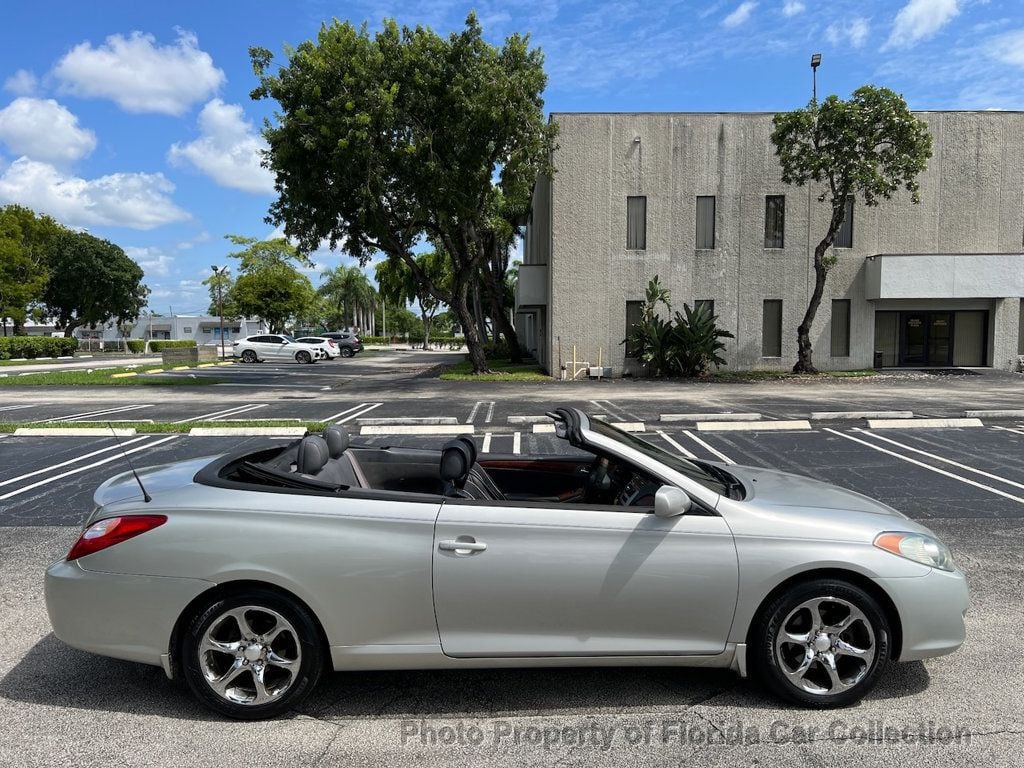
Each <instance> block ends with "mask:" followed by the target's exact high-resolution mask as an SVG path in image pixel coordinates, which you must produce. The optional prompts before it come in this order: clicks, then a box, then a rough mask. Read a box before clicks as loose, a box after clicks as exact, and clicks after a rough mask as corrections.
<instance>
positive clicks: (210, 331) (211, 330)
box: [203, 328, 220, 333]
mask: <svg viewBox="0 0 1024 768" xmlns="http://www.w3.org/2000/svg"><path fill="white" fill-rule="evenodd" d="M217 330H218V331H219V330H220V329H219V328H218V329H217ZM203 333H213V328H203Z"/></svg>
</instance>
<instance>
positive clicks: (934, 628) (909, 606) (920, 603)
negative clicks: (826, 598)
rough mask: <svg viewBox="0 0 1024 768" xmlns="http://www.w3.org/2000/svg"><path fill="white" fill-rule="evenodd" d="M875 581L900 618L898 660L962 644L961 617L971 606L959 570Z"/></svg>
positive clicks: (936, 653)
mask: <svg viewBox="0 0 1024 768" xmlns="http://www.w3.org/2000/svg"><path fill="white" fill-rule="evenodd" d="M875 581H876V582H878V584H879V585H880V586H881V587H882V588H883V589H884V590H885V591H886V592H887V593H888V594H889V596H890V597H891V598H892V601H893V603H894V604H895V605H896V610H897V611H898V612H899V615H900V623H901V624H902V627H903V643H902V649H901V651H900V657H899V660H900V661H917V660H919V659H929V658H932V657H933V656H943V655H945V654H947V653H952V652H953V651H955V650H956V649H957V648H959V647H960V646H961V644H963V641H964V637H965V636H966V630H965V627H964V614H965V613H966V612H967V609H968V608H970V606H971V598H970V595H969V594H968V592H967V579H965V578H964V575H963V574H962V573H961V572H960V571H959V570H956V571H942V570H939V569H937V568H932V569H931V570H930V571H929V572H928V573H927V574H925V575H924V576H912V577H907V578H891V579H884V578H880V579H875Z"/></svg>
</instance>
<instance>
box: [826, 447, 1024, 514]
mask: <svg viewBox="0 0 1024 768" xmlns="http://www.w3.org/2000/svg"><path fill="white" fill-rule="evenodd" d="M824 431H825V432H831V433H832V434H833V435H836V436H837V437H841V438H843V439H844V440H852V441H853V442H855V443H860V444H861V445H864V446H867V447H868V448H870V449H871V450H873V451H878V452H879V453H884V454H886V455H888V456H892V457H893V458H896V459H900V460H901V461H905V462H907V463H909V464H914V465H916V466H918V467H921V468H923V469H927V470H929V471H930V472H935V473H936V474H938V475H942V476H944V477H949V478H952V479H953V480H959V481H960V482H961V483H966V484H967V485H973V486H974V487H975V488H981V489H982V490H985V491H990V492H992V493H994V494H996V495H997V496H1002V497H1003V498H1006V499H1011V500H1013V501H1017V502H1020V503H1021V504H1024V499H1022V498H1021V497H1020V496H1014V495H1013V494H1012V493H1006V492H1005V491H1001V490H999V489H998V488H993V487H992V486H990V485H985V484H984V483H979V482H976V481H974V480H971V479H969V478H966V477H960V475H954V474H953V473H952V472H947V471H946V470H944V469H939V468H938V467H933V466H932V465H931V464H925V463H924V462H923V461H918V460H917V459H912V458H910V457H909V456H904V455H902V454H899V453H896V452H895V451H890V450H889V449H888V448H883V447H882V446H880V445H874V444H872V443H869V442H868V441H867V440H861V439H860V438H859V437H854V436H853V435H845V434H843V433H842V432H839V431H837V430H834V429H829V428H825V430H824Z"/></svg>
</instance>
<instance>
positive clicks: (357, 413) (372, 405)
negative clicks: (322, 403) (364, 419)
mask: <svg viewBox="0 0 1024 768" xmlns="http://www.w3.org/2000/svg"><path fill="white" fill-rule="evenodd" d="M382 405H384V403H360V404H359V405H358V406H357V407H356V408H357V409H356V410H355V411H353V412H352V413H350V414H349V415H348V416H345V417H344V418H341V419H337V420H335V419H334V418H333V417H332V418H330V419H328V421H334V423H335V424H344V423H345V422H346V421H351V420H352V419H355V418H357V417H359V416H363V415H365V414H367V413H369V412H370V411H372V410H373V409H374V408H380V407H381V406H382ZM363 406H366V407H365V408H364V407H363ZM360 408H362V410H358V409H360Z"/></svg>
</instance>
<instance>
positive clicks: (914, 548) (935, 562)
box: [875, 531, 956, 571]
mask: <svg viewBox="0 0 1024 768" xmlns="http://www.w3.org/2000/svg"><path fill="white" fill-rule="evenodd" d="M875 546H876V547H878V548H879V549H884V550H885V551H886V552H892V553H893V554H894V555H899V556H900V557H905V558H907V559H908V560H913V561H914V562H915V563H921V565H929V566H931V567H932V568H941V569H942V570H944V571H952V570H953V569H954V568H955V567H956V566H954V565H953V554H952V553H951V552H950V551H949V547H947V546H946V545H945V544H943V543H942V542H941V541H939V540H938V539H936V538H935V537H933V536H928V535H926V534H923V533H900V532H893V531H887V532H886V533H880V534H878V535H877V536H876V537H875Z"/></svg>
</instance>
